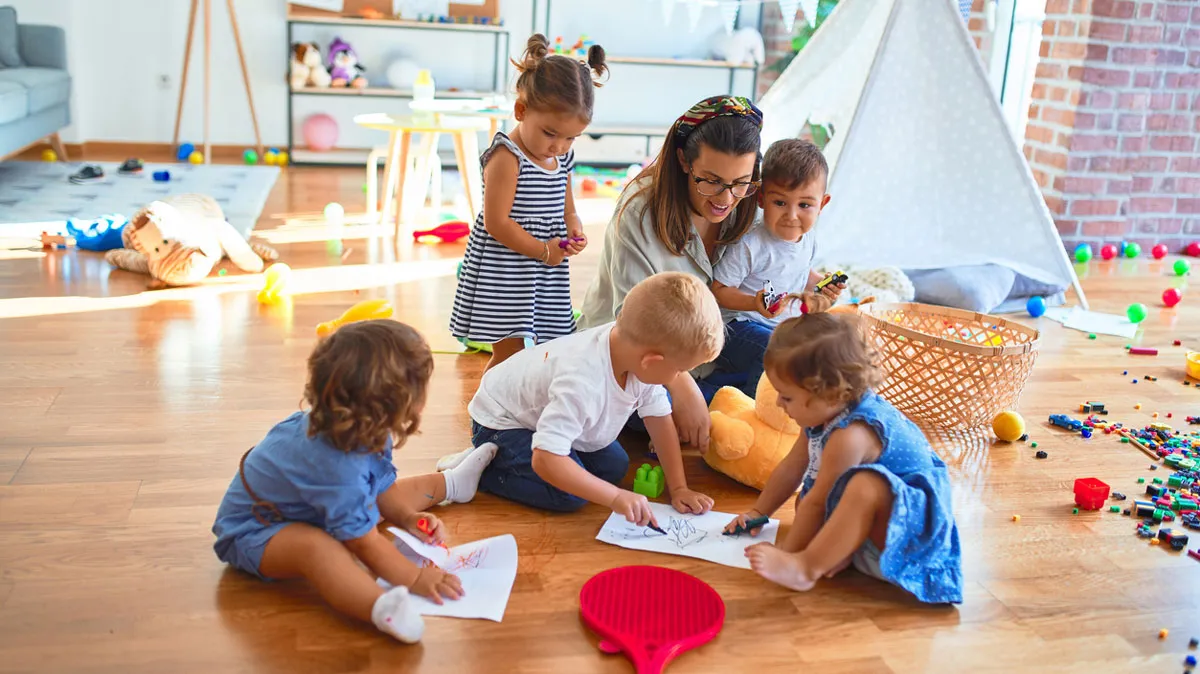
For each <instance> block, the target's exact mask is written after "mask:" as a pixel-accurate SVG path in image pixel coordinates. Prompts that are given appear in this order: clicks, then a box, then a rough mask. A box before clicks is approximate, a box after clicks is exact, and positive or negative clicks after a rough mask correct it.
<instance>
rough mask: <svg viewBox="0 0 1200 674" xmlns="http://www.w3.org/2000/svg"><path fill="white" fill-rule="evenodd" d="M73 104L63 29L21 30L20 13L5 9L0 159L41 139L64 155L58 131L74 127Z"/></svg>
mask: <svg viewBox="0 0 1200 674" xmlns="http://www.w3.org/2000/svg"><path fill="white" fill-rule="evenodd" d="M70 100H71V75H70V74H69V73H68V72H67V38H66V34H65V33H64V32H63V30H62V29H61V28H57V27H54V26H32V25H21V24H19V23H17V12H16V10H15V9H13V8H12V7H0V159H2V158H4V157H7V156H9V155H11V154H13V153H15V152H17V151H19V150H21V149H23V148H25V147H28V146H29V145H32V144H33V143H36V142H38V141H39V140H42V139H48V140H49V141H50V142H51V143H52V144H54V146H55V149H56V150H57V151H58V153H59V154H60V155H62V154H63V149H62V143H61V142H60V141H59V138H58V131H59V130H60V129H63V128H64V127H66V126H67V125H68V124H70V123H71V105H70ZM61 158H62V159H64V160H65V159H66V157H65V156H62V157H61Z"/></svg>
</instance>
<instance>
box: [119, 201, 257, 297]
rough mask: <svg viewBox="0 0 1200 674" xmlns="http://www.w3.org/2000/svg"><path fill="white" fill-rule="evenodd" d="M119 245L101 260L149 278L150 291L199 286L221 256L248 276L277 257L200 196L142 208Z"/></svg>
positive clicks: (135, 215) (217, 206)
mask: <svg viewBox="0 0 1200 674" xmlns="http://www.w3.org/2000/svg"><path fill="white" fill-rule="evenodd" d="M121 242H122V243H123V244H124V246H125V247H124V248H118V249H116V250H110V251H108V253H107V254H105V256H104V259H105V260H107V261H108V263H109V264H111V265H113V266H114V267H117V268H118V269H124V270H126V271H131V272H134V273H137V274H148V275H149V276H150V277H151V278H152V279H153V282H152V283H151V287H152V288H160V287H165V286H186V285H191V284H194V283H198V282H200V281H201V280H203V279H204V278H205V277H206V276H208V275H209V273H211V272H212V270H213V267H215V266H216V264H217V263H218V262H220V261H221V258H222V257H225V256H229V259H230V260H231V261H232V262H233V263H234V264H235V265H237V267H238V269H241V270H242V271H246V272H250V273H258V272H260V271H262V270H263V262H264V261H265V262H274V261H275V260H276V259H277V258H278V257H279V254H278V253H277V252H275V249H273V248H271V247H269V246H264V245H262V244H258V243H249V242H247V241H246V240H245V239H244V238H242V235H241V234H238V232H237V230H236V229H234V228H233V225H230V224H229V223H228V222H227V221H226V220H225V214H224V213H223V212H222V211H221V207H220V206H219V205H218V204H217V202H216V200H214V199H213V198H212V197H209V196H206V195H203V194H181V195H177V196H171V197H167V198H165V199H163V200H161V201H153V202H151V203H149V204H148V205H146V206H144V207H142V208H141V210H139V211H138V212H137V213H135V214H134V216H133V217H132V218H130V219H129V224H128V225H126V226H125V230H124V231H123V232H122V233H121Z"/></svg>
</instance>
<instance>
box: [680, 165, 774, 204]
mask: <svg viewBox="0 0 1200 674" xmlns="http://www.w3.org/2000/svg"><path fill="white" fill-rule="evenodd" d="M688 175H690V176H692V182H693V183H695V184H696V191H697V192H699V193H700V194H702V195H704V196H706V197H715V196H717V195H718V194H720V193H722V192H724V191H725V190H729V193H730V194H732V195H733V196H734V197H735V198H737V199H743V198H745V197H748V196H750V195H751V194H754V193H755V192H757V191H758V183H756V182H753V181H751V182H737V183H723V182H721V181H720V180H709V179H707V178H697V177H696V174H695V173H691V172H690V171H689V172H688Z"/></svg>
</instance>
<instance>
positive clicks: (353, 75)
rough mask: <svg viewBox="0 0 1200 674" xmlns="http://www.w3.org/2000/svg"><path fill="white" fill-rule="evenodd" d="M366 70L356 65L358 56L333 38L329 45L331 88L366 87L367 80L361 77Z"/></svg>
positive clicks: (342, 42) (350, 48) (347, 44)
mask: <svg viewBox="0 0 1200 674" xmlns="http://www.w3.org/2000/svg"><path fill="white" fill-rule="evenodd" d="M365 71H366V68H364V67H362V66H361V65H359V63H358V54H357V53H355V51H354V47H351V46H350V43H349V42H346V41H345V40H343V39H342V38H340V37H335V38H333V42H331V43H330V44H329V75H330V77H332V78H333V82H332V86H335V87H354V88H355V89H362V88H363V87H365V86H367V78H366V77H363V72H365Z"/></svg>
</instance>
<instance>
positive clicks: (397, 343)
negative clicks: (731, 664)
mask: <svg viewBox="0 0 1200 674" xmlns="http://www.w3.org/2000/svg"><path fill="white" fill-rule="evenodd" d="M432 373H433V356H432V354H431V353H430V351H429V346H428V345H427V344H426V343H425V340H424V339H423V338H422V337H421V335H420V334H418V333H417V331H416V330H413V329H412V328H411V327H409V326H407V325H404V324H403V323H398V322H395V321H390V320H388V321H363V322H359V323H351V324H349V325H346V326H344V327H342V328H340V329H339V330H338V331H337V332H335V333H333V334H332V335H331V336H329V337H328V338H326V339H325V340H323V341H322V342H320V343H319V344H318V345H317V347H316V348H315V349H314V350H313V352H312V355H311V356H309V359H308V383H307V384H306V385H305V388H304V400H305V402H306V403H307V404H308V406H309V409H308V410H307V411H300V412H296V413H294V414H292V415H291V416H289V417H288V418H287V419H284V420H283V421H281V422H280V423H278V424H276V425H275V426H274V427H273V428H272V429H271V430H270V431H268V432H267V434H266V437H264V438H263V439H262V440H261V441H260V442H259V443H258V444H257V445H255V446H254V447H252V448H251V449H250V450H249V451H247V452H246V454H245V455H243V456H242V460H241V465H240V466H239V468H238V473H237V475H236V476H235V477H234V478H233V481H232V482H231V483H230V485H229V489H228V491H226V493H225V497H224V499H223V500H222V501H221V506H220V509H219V510H218V511H217V517H216V522H215V523H214V524H213V533H214V534H216V536H217V540H216V543H215V544H214V546H213V548H214V549H215V550H216V553H217V556H218V557H219V558H220V559H221V560H222V561H224V562H227V563H229V564H230V565H232V566H234V567H235V568H238V569H240V570H242V571H245V572H246V573H249V574H251V575H254V576H257V577H259V578H262V579H264V580H282V579H286V578H304V579H306V580H308V581H309V582H310V583H312V584H313V586H314V587H315V588H316V590H317V592H319V593H320V595H321V596H322V597H323V598H324V599H325V601H327V602H329V604H330V605H332V606H333V607H334V608H335V609H337V610H338V611H340V612H342V613H345V614H346V615H349V616H352V617H355V618H359V619H361V620H366V621H370V622H372V623H374V624H375V626H376V627H377V628H379V629H380V630H381V631H383V632H385V633H387V634H389V635H391V636H393V637H395V638H397V639H399V640H400V641H403V642H406V643H412V642H415V641H418V640H419V639H420V638H421V635H422V634H423V632H424V628H425V624H424V622H423V621H422V619H421V616H420V614H419V613H418V612H417V610H416V607H415V606H414V605H413V602H412V601H410V600H409V593H410V592H411V593H413V594H417V595H420V596H423V597H427V598H429V599H430V600H431V601H433V602H435V603H438V604H441V603H442V601H443V599H457V598H459V597H460V596H462V584H461V582H460V581H459V579H458V578H457V577H455V576H453V575H451V574H448V573H445V572H443V571H442V570H440V569H438V568H437V567H434V566H429V567H424V568H418V567H417V566H416V565H414V564H413V563H412V562H410V561H409V560H408V559H406V558H405V557H404V555H403V554H401V553H400V551H399V550H397V549H396V547H395V546H394V545H393V544H392V543H391V542H390V541H389V540H388V539H387V538H385V537H384V535H383V534H381V533H380V532H379V531H378V529H377V528H376V525H378V524H379V523H380V521H381V520H387V521H388V522H391V523H393V524H395V525H397V526H399V527H401V528H403V529H406V530H408V531H409V532H410V533H412V534H413V535H414V536H417V537H419V538H421V539H422V540H425V541H426V542H442V541H444V539H445V535H444V531H445V529H444V527H443V526H442V523H441V521H440V520H439V519H438V518H437V517H436V516H434V515H432V514H431V513H428V512H422V509H423V508H427V507H430V506H432V505H433V504H435V503H440V502H442V501H451V502H459V503H465V502H467V501H470V500H471V499H472V498H474V496H475V490H476V488H477V487H478V484H479V476H480V474H481V473H482V472H483V469H484V467H485V466H486V465H487V463H488V462H489V461H491V459H492V456H493V455H494V454H495V451H496V449H495V446H494V445H484V446H481V447H478V448H476V449H475V450H474V451H473V452H472V453H471V454H470V455H469V456H467V457H465V458H464V460H463V461H462V462H460V463H459V464H458V465H457V466H456V467H455V468H454V469H453V470H448V471H445V472H443V473H433V474H429V475H418V476H415V477H407V478H404V479H401V480H397V479H396V469H395V467H394V466H393V465H392V451H393V449H395V448H397V447H401V446H403V445H404V442H405V441H406V440H407V439H408V438H409V437H410V436H412V435H414V434H415V433H417V431H418V429H419V427H420V421H421V412H422V410H423V409H424V407H425V395H426V390H427V388H428V385H429V378H430V375H431V374H432ZM422 519H424V520H425V526H421V524H420V522H421V520H422ZM360 562H361V563H362V566H360V564H359V563H360ZM363 566H365V567H366V569H364V568H363ZM368 570H369V571H368ZM376 576H378V577H380V578H382V579H383V580H385V581H387V582H388V583H390V584H391V585H393V586H394V587H392V588H391V589H388V590H384V589H383V588H381V587H380V586H379V585H378V584H376V580H375V577H376Z"/></svg>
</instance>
